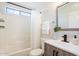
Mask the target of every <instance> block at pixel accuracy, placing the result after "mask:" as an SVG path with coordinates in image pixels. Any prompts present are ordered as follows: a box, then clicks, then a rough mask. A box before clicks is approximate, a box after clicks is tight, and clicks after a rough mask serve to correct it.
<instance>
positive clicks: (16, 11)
mask: <svg viewBox="0 0 79 59" xmlns="http://www.w3.org/2000/svg"><path fill="white" fill-rule="evenodd" d="M6 13H8V14H16V15H22V16H31V13H28V12H24V11H19V10H16V9H12V8H8V7H6Z"/></svg>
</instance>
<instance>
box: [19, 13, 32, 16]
mask: <svg viewBox="0 0 79 59" xmlns="http://www.w3.org/2000/svg"><path fill="white" fill-rule="evenodd" d="M20 14H21V15H23V16H30V15H31V14H30V13H27V12H20Z"/></svg>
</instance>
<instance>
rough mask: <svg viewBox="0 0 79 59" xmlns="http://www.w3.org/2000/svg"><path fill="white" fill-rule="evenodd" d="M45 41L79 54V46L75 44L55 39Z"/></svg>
mask: <svg viewBox="0 0 79 59" xmlns="http://www.w3.org/2000/svg"><path fill="white" fill-rule="evenodd" d="M45 43H48V44H50V45H53V46H55V47H58V48H60V49H62V50H64V51H67V52H70V53H72V54H74V55H77V56H79V47H78V46H76V45H74V44H71V43H66V42H62V41H59V40H53V39H49V40H46V41H45Z"/></svg>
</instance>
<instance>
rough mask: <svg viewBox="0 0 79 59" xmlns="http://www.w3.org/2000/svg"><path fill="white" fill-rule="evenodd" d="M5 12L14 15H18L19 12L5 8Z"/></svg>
mask: <svg viewBox="0 0 79 59" xmlns="http://www.w3.org/2000/svg"><path fill="white" fill-rule="evenodd" d="M6 12H7V13H9V14H16V15H19V11H18V10H15V9H11V8H6Z"/></svg>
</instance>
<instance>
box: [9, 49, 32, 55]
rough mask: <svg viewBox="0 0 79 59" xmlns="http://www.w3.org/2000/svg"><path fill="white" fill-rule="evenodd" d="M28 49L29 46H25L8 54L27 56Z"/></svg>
mask: <svg viewBox="0 0 79 59" xmlns="http://www.w3.org/2000/svg"><path fill="white" fill-rule="evenodd" d="M30 51H31V48H26V49H23V50H19V51H15V52H12V53H9V54H8V56H29V52H30Z"/></svg>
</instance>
